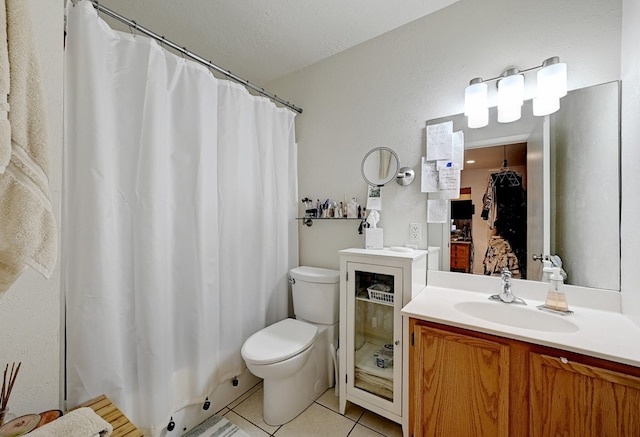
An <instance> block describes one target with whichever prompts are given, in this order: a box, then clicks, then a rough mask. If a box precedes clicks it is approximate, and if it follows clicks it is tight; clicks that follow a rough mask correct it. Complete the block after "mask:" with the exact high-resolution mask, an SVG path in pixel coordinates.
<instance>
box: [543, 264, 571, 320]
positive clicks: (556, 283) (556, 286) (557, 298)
mask: <svg viewBox="0 0 640 437" xmlns="http://www.w3.org/2000/svg"><path fill="white" fill-rule="evenodd" d="M552 270H553V272H552V273H551V276H550V277H549V292H548V293H547V300H546V301H545V303H544V305H545V306H546V307H548V308H551V309H554V310H557V311H565V312H566V311H569V305H568V304H567V297H566V296H565V294H564V290H563V289H562V285H563V278H562V275H561V274H560V268H559V267H553V269H552Z"/></svg>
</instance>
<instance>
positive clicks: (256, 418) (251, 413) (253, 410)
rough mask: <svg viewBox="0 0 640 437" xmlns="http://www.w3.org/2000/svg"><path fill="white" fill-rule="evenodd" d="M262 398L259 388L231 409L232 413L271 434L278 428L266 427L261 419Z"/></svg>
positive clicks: (261, 390) (261, 391)
mask: <svg viewBox="0 0 640 437" xmlns="http://www.w3.org/2000/svg"><path fill="white" fill-rule="evenodd" d="M262 398H263V389H262V387H261V388H260V389H259V390H257V391H255V392H254V393H253V394H252V395H251V396H249V397H248V398H246V399H244V400H243V401H242V402H240V403H239V404H238V405H237V406H236V407H234V408H232V411H233V412H234V413H236V414H239V415H240V416H242V417H243V418H245V419H246V420H248V421H249V422H251V423H253V424H255V425H257V426H258V427H260V428H261V429H263V430H264V431H266V432H267V433H268V434H273V433H274V432H275V431H276V430H277V429H278V427H277V426H271V425H267V424H266V423H265V421H264V419H263V418H262Z"/></svg>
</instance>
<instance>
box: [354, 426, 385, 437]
mask: <svg viewBox="0 0 640 437" xmlns="http://www.w3.org/2000/svg"><path fill="white" fill-rule="evenodd" d="M382 436H383V434H380V433H378V432H375V431H374V430H372V429H369V428H367V427H366V426H362V425H360V424H356V426H355V428H353V430H352V431H351V432H350V433H349V437H382Z"/></svg>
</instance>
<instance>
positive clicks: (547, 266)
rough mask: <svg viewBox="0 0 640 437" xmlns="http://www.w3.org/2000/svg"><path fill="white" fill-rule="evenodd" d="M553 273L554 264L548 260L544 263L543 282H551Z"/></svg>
mask: <svg viewBox="0 0 640 437" xmlns="http://www.w3.org/2000/svg"><path fill="white" fill-rule="evenodd" d="M552 273H553V264H551V261H549V260H548V259H545V260H543V261H542V282H549V281H550V280H551V274H552Z"/></svg>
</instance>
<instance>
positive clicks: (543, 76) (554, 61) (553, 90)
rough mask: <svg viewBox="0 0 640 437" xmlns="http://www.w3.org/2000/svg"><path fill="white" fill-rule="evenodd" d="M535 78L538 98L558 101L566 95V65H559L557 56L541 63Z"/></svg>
mask: <svg viewBox="0 0 640 437" xmlns="http://www.w3.org/2000/svg"><path fill="white" fill-rule="evenodd" d="M536 78H537V81H538V83H537V88H538V89H537V93H538V98H541V99H552V98H556V99H559V98H560V97H564V96H566V95H567V64H563V63H561V62H560V59H559V58H558V57H557V56H554V57H553V58H549V59H547V60H545V61H544V62H543V63H542V68H541V69H540V70H538V73H537V74H536Z"/></svg>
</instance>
